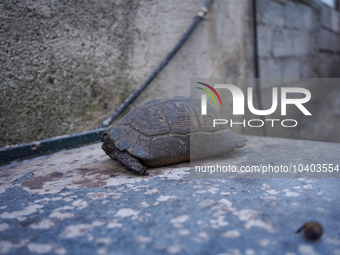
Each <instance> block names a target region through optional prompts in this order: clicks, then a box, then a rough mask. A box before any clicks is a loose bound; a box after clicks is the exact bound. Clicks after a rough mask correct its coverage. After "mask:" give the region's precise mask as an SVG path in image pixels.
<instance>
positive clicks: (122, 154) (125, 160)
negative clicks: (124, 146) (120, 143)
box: [109, 148, 149, 175]
mask: <svg viewBox="0 0 340 255" xmlns="http://www.w3.org/2000/svg"><path fill="white" fill-rule="evenodd" d="M109 156H110V157H111V158H113V159H115V160H117V161H119V162H120V163H121V164H122V165H123V166H125V167H126V168H127V169H128V170H129V171H131V172H134V173H136V174H139V175H149V173H147V172H146V167H144V166H143V165H142V164H141V163H140V162H139V160H138V159H137V158H135V157H134V156H132V155H131V154H130V153H128V152H126V151H120V150H119V149H117V148H114V150H113V151H112V152H111V153H110V154H109Z"/></svg>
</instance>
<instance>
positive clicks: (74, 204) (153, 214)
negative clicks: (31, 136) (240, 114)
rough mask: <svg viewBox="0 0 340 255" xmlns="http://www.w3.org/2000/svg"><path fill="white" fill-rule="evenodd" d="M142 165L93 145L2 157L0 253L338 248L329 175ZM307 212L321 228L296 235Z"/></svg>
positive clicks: (299, 144) (311, 153)
mask: <svg viewBox="0 0 340 255" xmlns="http://www.w3.org/2000/svg"><path fill="white" fill-rule="evenodd" d="M280 144H281V145H282V146H284V148H282V146H281V147H280ZM307 147H308V148H309V149H308V150H307ZM311 147H313V149H310V148H311ZM302 148H306V152H303V151H302ZM327 149H328V152H327V153H328V155H329V157H330V158H332V157H333V159H334V162H339V159H338V155H339V150H340V145H339V144H327V143H316V142H307V141H297V140H284V139H276V138H257V137H249V141H248V145H247V146H245V147H244V148H241V149H239V150H237V151H236V152H235V153H234V154H231V155H229V157H228V158H226V159H219V162H220V163H221V164H223V163H226V162H227V163H228V164H229V163H230V164H237V165H239V164H240V163H242V164H247V162H246V161H249V162H251V158H253V159H255V158H259V157H261V155H267V156H263V157H265V160H266V161H267V160H268V161H269V160H272V161H273V162H272V163H275V162H277V161H278V158H279V157H275V155H276V156H277V155H278V154H280V153H285V157H289V158H290V159H291V160H292V161H294V160H297V159H301V158H304V159H305V160H308V159H311V160H312V159H315V158H317V157H318V155H321V154H320V153H321V152H323V151H325V150H327ZM250 152H251V153H250ZM269 152H271V153H269ZM274 152H276V154H275V153H274ZM245 155H246V157H244V156H245ZM240 159H241V160H240ZM334 162H333V163H334ZM339 163H340V162H339ZM149 172H150V176H145V177H144V176H143V177H140V176H137V175H134V174H131V173H129V172H127V171H125V170H124V169H123V167H122V166H121V165H119V164H118V163H117V162H115V161H113V160H111V159H110V158H109V157H108V156H107V155H105V153H104V152H103V151H102V150H101V148H100V144H94V145H90V146H86V147H83V148H79V149H73V150H68V151H62V152H59V153H55V154H52V155H49V156H43V157H39V158H35V159H31V160H25V161H23V162H14V163H12V164H10V165H6V166H2V167H1V168H0V182H1V184H0V254H245V255H250V254H285V255H292V254H340V232H339V229H340V217H339V212H340V195H339V192H338V191H339V185H340V179H338V178H328V179H325V178H323V179H306V178H285V179H282V178H276V179H274V178H273V179H264V178H262V179H244V178H229V179H228V178H226V179H204V178H196V179H195V178H191V176H190V165H189V163H182V164H177V165H172V166H169V167H161V168H156V169H152V170H149ZM308 220H317V221H319V222H320V223H321V224H322V226H323V228H324V235H323V236H322V237H321V239H320V240H319V241H317V242H311V241H308V240H306V239H305V238H304V237H303V235H296V234H295V231H296V230H297V229H298V228H299V227H300V226H301V225H302V224H303V223H305V222H306V221H308Z"/></svg>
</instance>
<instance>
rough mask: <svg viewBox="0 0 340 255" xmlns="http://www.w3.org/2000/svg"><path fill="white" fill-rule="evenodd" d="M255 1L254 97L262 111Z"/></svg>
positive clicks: (264, 128)
mask: <svg viewBox="0 0 340 255" xmlns="http://www.w3.org/2000/svg"><path fill="white" fill-rule="evenodd" d="M256 2H257V1H256V0H253V6H252V7H253V8H252V12H253V13H252V16H253V34H254V38H253V41H254V73H255V88H256V92H257V93H256V96H257V101H258V102H259V108H260V109H261V110H262V109H263V107H262V100H261V92H260V81H259V78H260V65H259V56H258V44H257V42H258V40H257V8H256V7H257V6H256ZM261 119H262V121H263V122H264V117H263V116H261ZM263 134H264V136H267V129H266V125H263Z"/></svg>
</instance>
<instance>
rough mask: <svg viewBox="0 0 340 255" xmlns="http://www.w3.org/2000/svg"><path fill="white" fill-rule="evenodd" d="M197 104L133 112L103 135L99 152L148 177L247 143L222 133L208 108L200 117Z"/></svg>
mask: <svg viewBox="0 0 340 255" xmlns="http://www.w3.org/2000/svg"><path fill="white" fill-rule="evenodd" d="M200 111H201V103H200V100H198V99H191V98H186V97H179V96H177V97H173V98H164V99H154V100H151V101H149V102H146V103H144V104H142V105H140V106H138V107H137V108H135V109H133V110H131V111H130V112H129V113H127V114H126V115H125V116H124V117H122V118H121V119H120V120H119V121H118V122H117V123H115V124H114V125H112V126H110V127H109V128H108V129H107V130H106V131H104V133H103V134H102V142H103V144H102V149H103V150H104V151H105V153H106V154H107V155H109V157H111V158H112V159H115V160H117V161H119V162H120V163H121V164H122V165H123V166H125V167H126V168H127V169H128V170H130V171H132V172H134V173H136V174H139V175H148V173H147V172H146V169H147V167H157V166H163V165H169V164H174V163H179V162H184V161H188V160H195V159H201V158H207V157H212V156H217V155H222V154H225V153H226V152H228V151H231V150H233V149H235V148H240V147H243V146H244V145H245V141H246V139H245V138H244V137H242V136H240V135H238V134H236V133H234V132H233V131H231V130H230V129H228V128H227V127H226V125H218V126H216V127H213V119H220V117H219V115H218V113H217V111H216V110H215V109H214V108H213V107H212V106H210V105H209V104H207V114H206V115H201V113H200Z"/></svg>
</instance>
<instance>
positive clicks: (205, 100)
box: [196, 82, 222, 115]
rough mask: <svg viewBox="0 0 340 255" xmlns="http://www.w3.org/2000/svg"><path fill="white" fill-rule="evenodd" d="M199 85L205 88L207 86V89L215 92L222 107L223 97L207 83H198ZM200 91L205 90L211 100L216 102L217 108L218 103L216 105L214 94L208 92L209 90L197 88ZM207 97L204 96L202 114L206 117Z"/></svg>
mask: <svg viewBox="0 0 340 255" xmlns="http://www.w3.org/2000/svg"><path fill="white" fill-rule="evenodd" d="M196 83H198V84H201V85H203V86H206V87H207V88H209V89H210V90H211V91H212V92H214V94H215V95H216V96H217V98H218V100H219V101H220V104H221V106H222V100H221V97H220V95H219V94H218V93H217V91H216V90H215V89H214V88H213V87H211V86H210V85H208V84H206V83H203V82H196ZM196 88H198V89H200V90H203V91H204V92H206V93H207V94H208V95H209V96H210V97H211V98H212V100H213V101H214V103H215V106H217V103H216V100H215V97H214V96H213V94H212V93H211V92H210V91H209V90H207V89H204V88H201V87H196ZM206 105H207V95H206V94H202V114H203V115H205V114H206V113H207V107H206Z"/></svg>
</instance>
